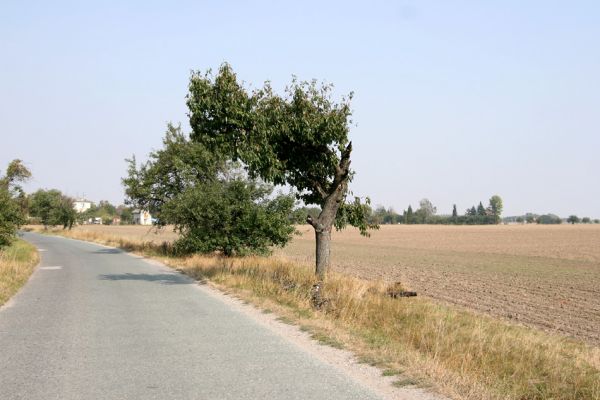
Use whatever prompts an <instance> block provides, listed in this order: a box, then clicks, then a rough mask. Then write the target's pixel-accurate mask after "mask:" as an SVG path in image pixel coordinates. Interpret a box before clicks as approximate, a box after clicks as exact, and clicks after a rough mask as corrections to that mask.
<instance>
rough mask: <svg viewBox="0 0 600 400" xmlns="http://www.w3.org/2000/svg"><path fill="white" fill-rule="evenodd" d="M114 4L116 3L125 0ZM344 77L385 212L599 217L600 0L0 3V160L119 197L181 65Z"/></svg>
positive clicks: (280, 80) (175, 114) (184, 69)
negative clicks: (129, 164) (494, 201)
mask: <svg viewBox="0 0 600 400" xmlns="http://www.w3.org/2000/svg"><path fill="white" fill-rule="evenodd" d="M124 3H127V5H125V4H124ZM223 61H228V62H229V63H231V64H232V66H233V68H234V69H235V71H236V72H237V73H238V76H239V77H240V78H241V79H243V80H245V81H246V82H249V83H252V84H254V85H255V86H259V85H261V84H262V82H263V81H264V80H267V79H268V80H271V81H272V82H273V85H274V86H275V87H276V88H281V87H283V86H284V85H285V84H286V83H287V82H289V81H290V78H291V75H292V74H295V75H297V76H298V77H299V78H301V79H312V78H317V79H319V80H325V81H328V82H332V83H334V84H335V85H336V94H338V95H343V94H346V93H347V92H349V91H354V92H355V100H354V101H353V109H354V117H353V119H354V121H355V122H356V124H357V126H356V127H354V128H353V129H352V131H351V137H352V140H353V141H354V149H355V151H354V154H353V167H354V169H355V170H356V171H357V175H356V178H355V181H354V182H353V184H352V189H353V191H354V193H355V194H359V195H369V196H371V198H372V199H373V202H374V203H375V204H382V205H386V206H393V207H394V208H395V209H396V210H399V211H401V210H402V209H403V208H405V207H406V206H407V205H408V204H409V203H410V204H412V205H413V207H415V206H416V205H417V204H418V201H419V200H420V199H421V198H423V197H427V198H429V199H430V200H431V201H432V202H433V203H434V204H435V205H437V206H438V210H439V212H441V213H449V212H450V211H451V209H452V204H453V203H456V204H457V206H458V209H459V211H460V212H462V211H463V210H464V209H466V208H467V207H469V206H471V205H472V204H474V203H478V202H479V201H480V200H483V201H484V203H486V202H487V199H488V198H489V197H490V196H491V195H493V194H499V195H500V196H501V197H502V198H503V199H504V203H505V213H504V214H505V215H514V214H521V213H524V212H527V211H534V212H540V213H544V212H554V213H556V214H559V215H561V216H567V215H569V214H571V213H576V214H578V215H580V216H590V217H600V183H599V181H600V179H599V178H600V176H599V175H600V2H597V1H570V2H565V1H549V0H543V1H516V0H515V1H502V2H492V1H450V0H440V1H397V2H391V1H390V2H382V1H381V2H380V1H368V2H367V1H363V2H351V1H340V2H328V1H327V2H326V1H320V2H307V1H302V2H299V1H294V2H287V3H286V4H284V2H282V1H271V2H267V1H261V2H258V1H255V2H252V1H244V2H242V1H230V2H225V1H223V2H216V1H214V2H210V3H209V2H200V1H190V2H183V1H181V2H178V1H162V2H158V1H139V2H133V1H129V2H124V1H103V2H81V1H72V2H61V1H52V2H49V1H16V0H15V1H11V0H3V1H2V2H1V3H0V127H1V128H0V167H1V168H2V169H4V168H5V166H6V164H7V163H8V162H9V161H10V160H11V159H13V158H21V159H23V160H25V162H26V164H27V165H28V166H29V167H30V168H31V170H32V172H33V175H34V179H33V180H32V182H31V183H30V184H29V185H28V186H27V189H28V190H35V189H37V188H39V187H44V188H58V189H60V190H62V191H64V192H66V193H68V194H70V195H72V196H81V195H85V196H86V197H88V198H90V199H91V200H95V201H98V200H100V199H108V200H110V201H111V202H115V203H121V202H122V201H123V189H122V187H121V184H120V178H121V177H122V176H123V175H124V174H125V169H126V164H125V162H124V161H123V160H124V158H126V157H129V156H131V155H132V154H136V155H137V156H138V158H144V157H145V156H146V154H147V153H148V152H149V151H150V150H151V149H152V148H157V147H159V146H160V144H161V138H162V136H163V133H164V131H165V127H166V123H167V122H168V121H173V122H183V123H185V121H186V107H185V95H186V91H187V82H188V78H189V74H190V71H191V70H192V69H200V70H205V69H207V68H213V69H214V68H217V67H218V66H219V64H220V63H222V62H223Z"/></svg>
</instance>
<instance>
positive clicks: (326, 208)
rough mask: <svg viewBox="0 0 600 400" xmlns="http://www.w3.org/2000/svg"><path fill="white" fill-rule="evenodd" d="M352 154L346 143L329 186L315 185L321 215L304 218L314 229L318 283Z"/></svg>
mask: <svg viewBox="0 0 600 400" xmlns="http://www.w3.org/2000/svg"><path fill="white" fill-rule="evenodd" d="M351 152H352V142H350V143H348V145H347V146H346V148H345V149H344V151H343V152H342V157H341V159H340V163H339V165H338V166H337V167H336V173H335V178H334V180H333V182H332V183H331V185H330V186H329V187H328V188H327V190H325V189H324V188H323V187H322V186H321V185H319V184H317V185H316V189H317V191H318V192H319V193H320V194H321V196H322V198H323V205H322V210H321V214H319V217H318V218H316V219H315V218H313V217H312V216H311V215H309V216H308V217H307V218H306V222H308V223H309V224H310V225H312V227H313V228H314V229H315V239H316V267H315V274H316V275H317V277H318V278H319V281H321V282H322V281H323V280H324V279H325V275H327V270H328V269H329V254H330V243H331V229H332V228H333V222H334V221H335V218H336V215H337V212H338V209H339V208H340V206H341V205H342V203H343V201H344V198H345V197H346V191H347V190H348V178H349V173H350V153H351Z"/></svg>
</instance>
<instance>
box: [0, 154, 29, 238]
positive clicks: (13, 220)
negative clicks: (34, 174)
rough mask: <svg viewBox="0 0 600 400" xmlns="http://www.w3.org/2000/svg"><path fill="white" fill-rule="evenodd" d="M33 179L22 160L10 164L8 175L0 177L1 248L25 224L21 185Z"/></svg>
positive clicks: (7, 170)
mask: <svg viewBox="0 0 600 400" xmlns="http://www.w3.org/2000/svg"><path fill="white" fill-rule="evenodd" d="M30 177H31V172H29V170H28V169H27V168H26V167H25V166H24V165H23V163H22V161H21V160H13V161H11V162H10V163H9V164H8V167H7V169H6V174H5V175H4V176H1V177H0V248H2V247H4V246H7V245H8V244H10V242H11V241H12V240H13V239H14V237H15V235H16V233H17V229H19V227H20V226H21V225H22V224H23V223H25V212H24V204H23V203H24V201H23V199H24V198H25V197H24V192H23V189H22V188H21V186H20V185H19V184H20V183H22V182H25V181H26V180H27V179H29V178H30Z"/></svg>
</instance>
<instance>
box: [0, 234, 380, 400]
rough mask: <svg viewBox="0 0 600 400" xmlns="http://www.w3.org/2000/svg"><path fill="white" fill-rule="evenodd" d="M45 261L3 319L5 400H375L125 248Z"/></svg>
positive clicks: (0, 370)
mask: <svg viewBox="0 0 600 400" xmlns="http://www.w3.org/2000/svg"><path fill="white" fill-rule="evenodd" d="M24 237H25V239H26V240H28V241H30V242H32V243H34V244H35V245H36V246H37V247H38V248H40V249H41V250H42V252H41V253H40V254H41V256H42V257H41V258H42V261H41V264H40V266H39V267H38V268H37V270H36V271H35V272H34V274H33V275H32V277H31V280H30V281H29V282H28V283H27V284H26V285H25V287H24V288H23V289H22V290H21V291H20V292H19V293H18V294H17V295H16V296H15V297H14V298H13V300H12V301H11V302H9V304H8V306H5V307H3V308H2V309H0V399H2V400H9V399H11V400H12V399H26V400H36V399H44V400H49V399H60V400H68V399H78V400H79V399H82V400H83V399H86V400H87V399H90V400H98V399H114V400H121V399H211V400H212V399H262V400H264V399H302V400H308V399H328V400H337V399H363V400H367V399H375V398H377V397H376V396H375V395H373V394H372V393H370V392H369V391H368V390H367V389H365V388H363V387H362V386H359V385H358V384H357V383H355V382H354V381H352V380H351V379H350V378H348V377H347V376H345V375H344V374H342V373H341V372H339V371H338V370H337V369H335V368H333V367H331V366H329V365H326V364H324V363H322V362H320V361H319V360H316V359H314V358H312V357H311V356H310V355H309V354H307V353H304V352H303V351H302V350H301V349H299V348H297V347H295V346H294V345H293V344H290V343H289V342H287V341H286V340H285V339H283V338H281V337H279V336H277V335H276V334H274V333H272V332H270V331H269V330H268V329H267V328H264V327H263V326H261V325H259V324H258V323H257V322H255V321H254V320H252V319H251V318H250V317H248V316H246V315H244V314H241V313H240V312H238V311H235V310H232V309H231V308H230V307H229V306H228V305H226V304H225V303H223V302H221V301H220V300H218V299H217V298H215V297H214V296H210V295H208V294H205V293H203V291H201V290H198V289H197V288H196V287H194V286H195V285H196V283H195V282H193V281H192V280H190V279H188V278H186V277H185V276H183V275H180V274H178V273H174V272H173V271H171V270H169V269H167V268H165V267H161V266H157V265H154V264H150V263H148V262H146V261H144V260H142V259H139V258H135V257H133V256H131V255H128V254H126V253H123V252H121V251H119V250H116V249H109V248H105V247H101V246H98V245H94V244H90V243H84V242H79V241H74V240H68V239H63V238H58V237H49V236H43V235H37V234H33V233H26V234H25V235H24Z"/></svg>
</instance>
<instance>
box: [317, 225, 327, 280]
mask: <svg viewBox="0 0 600 400" xmlns="http://www.w3.org/2000/svg"><path fill="white" fill-rule="evenodd" d="M315 238H316V246H317V252H316V255H317V257H316V258H317V262H316V264H317V265H316V270H315V274H316V275H317V276H318V277H319V280H321V281H322V280H323V279H324V278H325V275H326V274H327V270H328V269H329V255H330V253H331V249H330V243H331V230H329V231H327V230H323V231H317V230H315Z"/></svg>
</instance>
